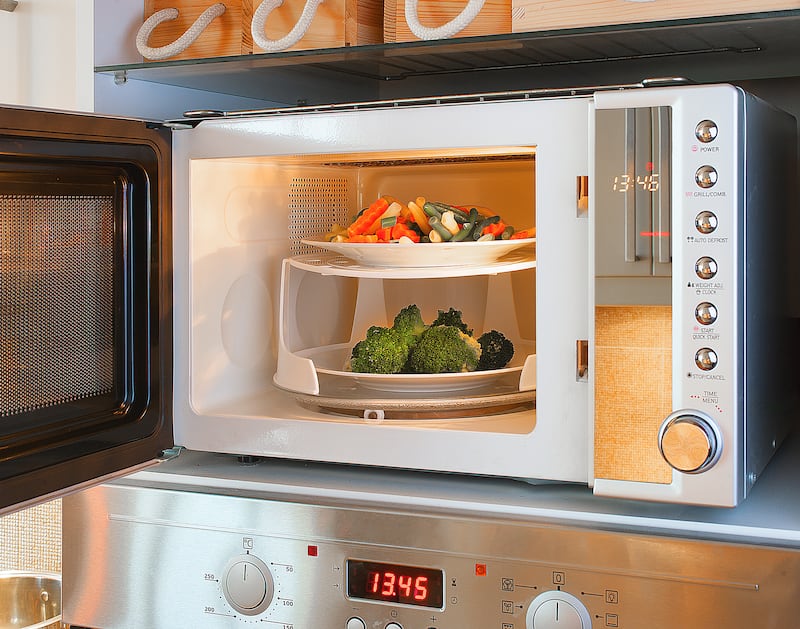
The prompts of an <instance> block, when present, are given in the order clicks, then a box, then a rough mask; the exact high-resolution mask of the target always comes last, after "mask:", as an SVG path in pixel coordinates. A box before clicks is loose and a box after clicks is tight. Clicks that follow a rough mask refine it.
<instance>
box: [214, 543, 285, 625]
mask: <svg viewBox="0 0 800 629" xmlns="http://www.w3.org/2000/svg"><path fill="white" fill-rule="evenodd" d="M273 590H274V583H273V581H272V573H271V572H270V571H269V568H268V567H267V564H265V563H264V562H263V561H261V560H260V559H259V558H258V557H254V556H253V555H241V556H239V557H234V558H233V559H231V560H230V561H229V562H228V565H227V566H225V571H224V572H223V576H222V593H223V594H224V595H225V600H227V601H228V603H230V606H231V607H233V608H234V609H235V610H236V611H238V612H240V613H242V614H245V615H246V616H255V615H256V614H260V613H261V612H263V611H264V610H265V609H267V607H269V604H270V603H271V602H272V594H273Z"/></svg>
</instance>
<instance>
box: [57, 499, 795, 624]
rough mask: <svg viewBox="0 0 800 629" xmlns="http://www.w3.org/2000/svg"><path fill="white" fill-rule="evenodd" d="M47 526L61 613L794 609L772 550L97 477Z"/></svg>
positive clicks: (121, 616)
mask: <svg viewBox="0 0 800 629" xmlns="http://www.w3.org/2000/svg"><path fill="white" fill-rule="evenodd" d="M98 523H102V526H100V525H98ZM64 526H65V530H68V531H70V544H65V547H64V618H65V620H66V621H67V622H69V623H70V624H71V625H72V626H73V627H91V628H95V629H123V628H129V627H137V626H147V627H150V628H152V629H160V628H164V629H167V628H168V629H174V628H175V627H187V628H188V627H204V628H210V629H213V628H215V627H221V628H231V627H266V628H278V629H309V628H315V629H317V628H324V629H464V628H465V627H468V628H476V629H477V628H480V629H601V628H606V627H620V628H630V629H639V628H641V627H650V628H652V629H660V628H663V629H673V628H674V627H682V628H683V629H692V628H698V629H700V628H706V627H727V628H731V629H735V628H737V627H742V628H744V627H747V628H748V629H749V628H750V627H755V626H766V625H765V624H764V623H765V619H767V618H770V619H773V620H775V621H776V623H777V624H772V625H770V626H790V625H792V623H793V622H794V619H795V618H796V617H797V615H798V614H800V601H798V599H797V597H796V596H795V595H794V594H793V593H792V590H793V588H794V587H795V584H796V583H797V582H798V579H800V552H797V551H791V550H785V549H784V550H781V549H773V548H765V547H755V546H746V545H736V544H728V543H719V542H710V541H696V540H688V539H681V538H680V537H666V536H654V535H650V534H644V533H634V532H631V531H600V530H589V529H582V528H580V527H575V526H572V527H568V526H562V525H558V524H555V523H552V522H551V523H548V522H530V521H527V522H526V521H515V520H509V519H500V518H496V517H464V516H459V515H456V514H452V513H439V514H435V513H429V514H421V513H415V512H410V511H403V510H397V509H394V508H367V507H363V506H362V507H356V506H349V507H347V506H321V505H311V504H298V503H288V502H271V501H267V500H255V499H252V498H242V497H238V496H233V495H218V494H205V493H194V492H191V491H171V490H159V489H155V488H145V487H130V486H115V485H109V486H102V487H98V488H95V489H91V490H88V491H85V492H82V493H81V494H78V495H76V496H72V497H69V498H67V499H65V500H64ZM100 550H102V552H100ZM778 618H782V619H783V624H781V623H780V622H778V621H777V619H778Z"/></svg>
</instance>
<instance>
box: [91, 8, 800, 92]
mask: <svg viewBox="0 0 800 629" xmlns="http://www.w3.org/2000/svg"><path fill="white" fill-rule="evenodd" d="M798 33H800V10H789V11H775V12H769V13H752V14H745V15H734V16H722V17H713V18H702V19H692V20H674V21H664V22H651V23H641V24H627V25H620V26H606V27H596V28H583V29H568V30H554V31H543V32H534V33H515V34H508V35H492V36H484V37H464V38H453V39H448V40H437V41H425V42H405V43H397V44H380V45H370V46H357V47H348V48H333V49H321V50H304V51H291V52H282V53H263V54H252V55H243V56H234V57H219V58H214V59H195V60H179V61H167V62H152V63H136V64H126V65H109V66H99V67H97V68H95V71H96V72H97V73H104V74H113V75H114V76H115V78H116V80H118V81H122V80H127V79H135V80H142V81H151V82H155V83H163V84H169V85H175V86H180V87H187V88H194V89H201V90H206V91H210V92H218V93H222V94H231V95H236V96H242V97H248V98H256V99H262V100H265V101H272V102H278V103H284V104H287V105H296V104H311V105H314V104H322V103H341V102H353V101H368V100H379V99H391V98H400V97H425V96H433V95H446V94H450V95H451V94H459V93H471V92H483V91H503V90H516V89H533V88H539V87H554V88H563V87H570V86H576V87H582V86H592V85H600V84H615V83H631V82H638V81H640V80H642V79H644V78H650V77H660V76H684V77H686V78H688V79H690V80H693V81H697V82H712V81H741V80H754V79H765V78H780V77H788V76H797V75H798V70H797V69H798V68H800V37H798Z"/></svg>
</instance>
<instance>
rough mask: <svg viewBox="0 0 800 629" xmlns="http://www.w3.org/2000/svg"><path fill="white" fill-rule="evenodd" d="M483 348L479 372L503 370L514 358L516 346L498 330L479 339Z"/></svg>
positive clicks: (486, 333)
mask: <svg viewBox="0 0 800 629" xmlns="http://www.w3.org/2000/svg"><path fill="white" fill-rule="evenodd" d="M478 343H480V346H481V358H480V360H479V361H478V371H486V370H488V369H502V368H503V367H505V366H506V365H507V364H508V363H509V361H510V360H511V358H512V357H513V356H514V344H513V343H512V342H511V341H509V340H508V339H507V338H506V337H505V336H503V334H502V333H500V332H498V331H497V330H489V331H488V332H485V333H484V334H481V336H480V337H479V338H478Z"/></svg>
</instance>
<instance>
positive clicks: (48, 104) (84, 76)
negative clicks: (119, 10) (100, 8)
mask: <svg viewBox="0 0 800 629" xmlns="http://www.w3.org/2000/svg"><path fill="white" fill-rule="evenodd" d="M93 10H94V4H93V0H19V5H18V6H17V8H16V10H15V11H13V12H11V13H9V12H6V11H0V59H2V63H0V103H4V104H9V105H23V106H32V107H40V108H48V109H69V110H81V111H91V110H92V109H93V107H94V72H93V71H94V60H93V59H94V49H93V41H94V37H93V33H92V30H93V27H92V24H93Z"/></svg>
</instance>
